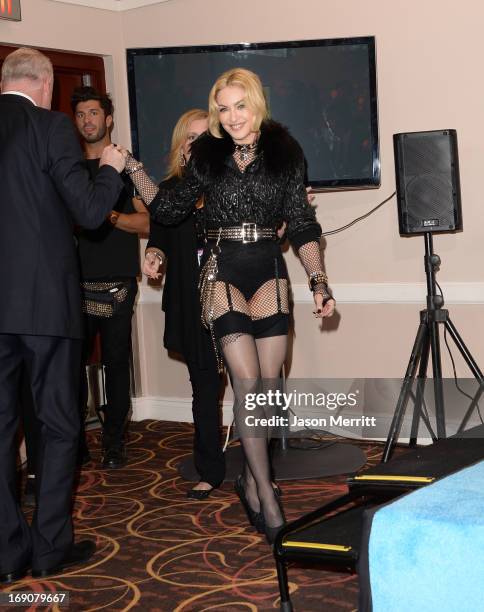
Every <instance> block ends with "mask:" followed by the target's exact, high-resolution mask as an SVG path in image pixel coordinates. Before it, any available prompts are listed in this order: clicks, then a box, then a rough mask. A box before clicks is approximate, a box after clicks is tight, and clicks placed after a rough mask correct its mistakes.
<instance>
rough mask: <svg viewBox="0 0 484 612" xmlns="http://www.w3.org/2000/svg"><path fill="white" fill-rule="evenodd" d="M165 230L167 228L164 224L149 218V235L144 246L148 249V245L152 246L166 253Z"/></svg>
mask: <svg viewBox="0 0 484 612" xmlns="http://www.w3.org/2000/svg"><path fill="white" fill-rule="evenodd" d="M167 232H168V230H167V228H166V227H165V226H163V225H161V223H157V222H156V221H153V219H150V236H149V238H148V244H147V245H146V248H147V249H149V248H150V247H153V248H156V249H160V251H163V253H165V254H166V251H167Z"/></svg>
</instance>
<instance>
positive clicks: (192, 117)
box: [165, 108, 208, 180]
mask: <svg viewBox="0 0 484 612" xmlns="http://www.w3.org/2000/svg"><path fill="white" fill-rule="evenodd" d="M207 117H208V113H207V111H205V110H202V109H201V108H193V109H192V110H189V111H187V112H186V113H183V115H182V116H181V117H180V118H179V119H178V121H177V122H176V125H175V127H174V129H173V135H172V137H171V148H170V158H169V161H168V173H167V175H166V176H165V180H166V179H169V178H172V177H174V176H177V177H180V176H182V174H183V166H182V165H181V164H180V161H181V156H182V147H183V145H184V143H185V140H186V139H187V135H188V128H189V127H190V123H192V121H198V120H199V119H206V118H207Z"/></svg>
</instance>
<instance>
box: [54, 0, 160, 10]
mask: <svg viewBox="0 0 484 612" xmlns="http://www.w3.org/2000/svg"><path fill="white" fill-rule="evenodd" d="M50 1H51V2H61V3H62V4H76V5H77V6H87V7H90V8H97V9H102V10H104V11H115V12H121V11H129V10H131V9H136V8H141V7H143V6H148V5H150V4H161V3H163V2H169V1H170V0H50Z"/></svg>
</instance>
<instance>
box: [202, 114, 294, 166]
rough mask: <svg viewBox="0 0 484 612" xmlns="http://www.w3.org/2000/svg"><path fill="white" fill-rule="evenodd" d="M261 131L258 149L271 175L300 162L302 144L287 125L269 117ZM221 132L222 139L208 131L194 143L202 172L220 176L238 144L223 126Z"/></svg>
mask: <svg viewBox="0 0 484 612" xmlns="http://www.w3.org/2000/svg"><path fill="white" fill-rule="evenodd" d="M260 132H261V133H260V137H259V142H258V144H257V150H258V152H259V153H262V155H261V160H262V163H263V164H264V166H265V168H266V170H267V171H268V172H269V173H270V174H276V175H278V174H284V173H286V172H288V171H290V170H291V169H293V168H294V166H295V165H296V164H298V163H301V159H302V157H303V153H302V150H301V147H300V146H299V144H298V143H297V141H296V140H294V138H293V137H292V136H291V135H290V134H289V132H288V130H287V128H285V127H284V126H283V125H281V124H280V123H277V122H276V121H271V120H267V121H264V122H263V123H262V125H261V129H260ZM222 135H223V137H222V138H215V137H214V136H212V135H211V134H208V133H207V134H204V135H203V136H200V138H198V139H197V140H196V141H195V142H194V143H193V144H192V159H193V165H194V166H195V168H196V170H197V171H198V172H200V173H201V174H206V173H208V174H212V175H220V174H222V173H223V171H224V169H225V168H226V164H227V160H228V159H229V158H230V156H231V155H232V153H233V152H234V148H235V146H234V143H233V140H232V139H231V138H230V136H229V135H228V134H227V132H225V130H223V129H222Z"/></svg>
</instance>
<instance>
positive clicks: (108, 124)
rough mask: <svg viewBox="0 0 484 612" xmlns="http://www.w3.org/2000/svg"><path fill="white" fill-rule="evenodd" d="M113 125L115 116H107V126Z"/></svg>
mask: <svg viewBox="0 0 484 612" xmlns="http://www.w3.org/2000/svg"><path fill="white" fill-rule="evenodd" d="M112 125H113V116H112V115H108V116H107V117H106V127H107V128H108V129H109V128H110V127H112Z"/></svg>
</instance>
